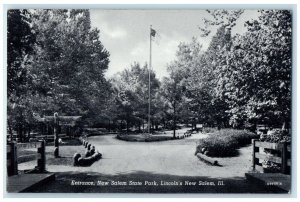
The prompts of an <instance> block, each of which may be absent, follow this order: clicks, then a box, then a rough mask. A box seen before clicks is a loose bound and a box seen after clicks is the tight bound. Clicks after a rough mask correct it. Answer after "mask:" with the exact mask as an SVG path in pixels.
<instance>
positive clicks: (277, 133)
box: [260, 129, 291, 173]
mask: <svg viewBox="0 0 300 202" xmlns="http://www.w3.org/2000/svg"><path fill="white" fill-rule="evenodd" d="M260 141H264V142H272V143H283V142H287V143H290V142H291V135H290V134H289V132H288V131H287V130H280V129H275V130H271V131H268V133H267V134H262V135H261V136H260ZM264 152H265V153H266V154H268V155H270V154H271V156H279V155H280V154H281V152H280V151H276V150H271V149H264ZM262 167H263V168H264V172H275V173H276V172H280V169H281V164H280V163H274V162H271V161H269V160H268V158H266V159H265V160H264V161H263V162H262Z"/></svg>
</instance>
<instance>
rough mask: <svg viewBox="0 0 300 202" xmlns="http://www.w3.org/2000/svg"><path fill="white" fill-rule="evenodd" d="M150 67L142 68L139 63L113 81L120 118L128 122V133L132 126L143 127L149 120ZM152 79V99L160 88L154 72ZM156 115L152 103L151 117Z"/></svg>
mask: <svg viewBox="0 0 300 202" xmlns="http://www.w3.org/2000/svg"><path fill="white" fill-rule="evenodd" d="M148 74H149V70H148V66H147V65H145V66H144V67H143V68H141V67H140V64H139V63H134V64H133V65H131V67H130V69H125V70H124V71H122V72H121V73H119V74H118V75H117V76H115V78H114V79H113V80H112V85H113V88H114V92H115V105H116V107H117V109H118V116H117V117H118V118H119V119H121V120H124V121H125V122H126V126H127V127H126V128H127V131H129V127H130V126H131V125H138V127H139V129H141V125H142V124H144V122H145V121H146V120H147V118H148V116H147V115H148V100H149V94H148V93H149V91H148ZM150 78H151V98H152V99H153V98H154V97H155V94H156V93H157V91H158V88H159V85H160V83H159V81H158V79H157V78H156V76H155V73H154V72H153V71H151V72H150ZM154 113H155V105H154V102H152V111H151V115H152V116H153V115H154Z"/></svg>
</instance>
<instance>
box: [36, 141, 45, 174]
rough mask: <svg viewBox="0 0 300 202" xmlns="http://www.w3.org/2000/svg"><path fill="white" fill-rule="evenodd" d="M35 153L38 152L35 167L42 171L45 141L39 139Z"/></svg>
mask: <svg viewBox="0 0 300 202" xmlns="http://www.w3.org/2000/svg"><path fill="white" fill-rule="evenodd" d="M37 153H38V154H39V157H38V158H37V169H38V170H39V171H40V172H43V171H45V170H46V153H45V141H44V140H43V141H41V145H40V147H38V149H37Z"/></svg>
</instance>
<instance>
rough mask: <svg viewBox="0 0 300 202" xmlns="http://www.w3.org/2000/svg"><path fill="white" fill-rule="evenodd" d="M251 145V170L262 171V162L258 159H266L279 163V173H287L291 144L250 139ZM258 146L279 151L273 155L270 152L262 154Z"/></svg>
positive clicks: (289, 165) (289, 163) (289, 164)
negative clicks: (278, 153)
mask: <svg viewBox="0 0 300 202" xmlns="http://www.w3.org/2000/svg"><path fill="white" fill-rule="evenodd" d="M252 145H253V159H252V167H253V170H257V171H260V172H263V167H262V164H261V163H260V161H259V160H267V161H271V162H274V163H277V164H281V173H283V174H288V173H289V171H290V167H291V159H290V157H291V145H290V144H288V143H286V142H284V143H271V142H261V141H259V140H255V139H253V140H252ZM260 148H263V149H269V150H275V151H279V152H280V155H279V156H274V155H272V154H268V155H267V154H264V153H261V152H260Z"/></svg>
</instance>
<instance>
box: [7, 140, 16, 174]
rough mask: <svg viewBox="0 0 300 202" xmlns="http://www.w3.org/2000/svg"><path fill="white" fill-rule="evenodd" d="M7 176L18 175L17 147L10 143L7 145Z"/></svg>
mask: <svg viewBox="0 0 300 202" xmlns="http://www.w3.org/2000/svg"><path fill="white" fill-rule="evenodd" d="M7 146H8V147H7V149H9V151H8V152H7V175H8V176H12V175H17V174H18V156H17V145H16V143H14V142H11V143H10V144H9V145H7Z"/></svg>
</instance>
